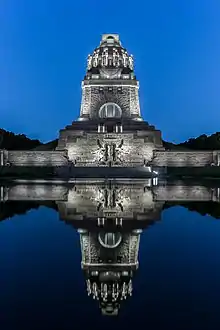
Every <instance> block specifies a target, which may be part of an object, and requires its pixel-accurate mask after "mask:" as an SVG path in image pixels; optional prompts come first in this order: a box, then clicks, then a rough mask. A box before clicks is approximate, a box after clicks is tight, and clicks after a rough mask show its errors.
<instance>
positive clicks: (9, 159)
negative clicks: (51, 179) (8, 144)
mask: <svg viewBox="0 0 220 330" xmlns="http://www.w3.org/2000/svg"><path fill="white" fill-rule="evenodd" d="M0 155H1V165H2V166H31V167H33V166H48V167H53V166H63V165H65V164H67V158H66V157H65V152H63V151H23V150H16V151H15V150H1V151H0Z"/></svg>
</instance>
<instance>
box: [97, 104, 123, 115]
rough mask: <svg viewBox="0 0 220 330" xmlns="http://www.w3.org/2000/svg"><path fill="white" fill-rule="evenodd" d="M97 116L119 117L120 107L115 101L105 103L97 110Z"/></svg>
mask: <svg viewBox="0 0 220 330" xmlns="http://www.w3.org/2000/svg"><path fill="white" fill-rule="evenodd" d="M99 117H101V118H120V117H121V108H120V107H119V106H118V105H117V104H115V103H105V104H103V105H102V106H101V108H100V110H99Z"/></svg>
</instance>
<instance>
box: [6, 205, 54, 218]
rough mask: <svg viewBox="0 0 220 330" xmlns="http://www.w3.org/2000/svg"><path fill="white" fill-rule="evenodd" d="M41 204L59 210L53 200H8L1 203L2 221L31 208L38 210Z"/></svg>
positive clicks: (24, 212)
mask: <svg viewBox="0 0 220 330" xmlns="http://www.w3.org/2000/svg"><path fill="white" fill-rule="evenodd" d="M40 206H46V207H48V208H51V209H53V210H55V211H57V210H58V208H57V205H56V203H55V202H53V201H51V202H50V201H45V202H43V201H42V202H34V201H7V202H4V203H0V221H2V220H5V219H8V218H12V217H14V216H16V215H22V214H26V213H27V212H28V211H30V210H37V209H38V208H39V207H40Z"/></svg>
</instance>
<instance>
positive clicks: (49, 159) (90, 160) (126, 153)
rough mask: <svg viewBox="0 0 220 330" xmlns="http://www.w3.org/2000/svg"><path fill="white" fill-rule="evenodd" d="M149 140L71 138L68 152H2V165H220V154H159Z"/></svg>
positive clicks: (129, 136) (111, 136)
mask: <svg viewBox="0 0 220 330" xmlns="http://www.w3.org/2000/svg"><path fill="white" fill-rule="evenodd" d="M154 148H155V144H154V142H147V143H146V142H145V137H144V136H143V137H141V136H135V135H134V134H132V133H127V134H126V133H125V134H120V135H119V134H115V136H114V134H109V135H108V134H98V133H97V134H91V135H90V134H87V135H82V136H81V137H79V136H77V137H74V136H72V137H71V136H69V137H68V139H67V141H66V149H67V150H68V151H22V150H19V151H17V150H16V151H14V150H0V166H32V167H34V166H48V167H56V166H66V165H67V164H68V161H67V152H68V157H69V159H70V160H71V161H72V162H73V163H74V164H75V166H77V167H81V166H82V167H84V166H109V161H111V165H112V166H120V167H136V166H142V165H143V164H144V163H147V162H151V163H152V165H153V166H154V167H206V166H219V165H220V151H157V150H154Z"/></svg>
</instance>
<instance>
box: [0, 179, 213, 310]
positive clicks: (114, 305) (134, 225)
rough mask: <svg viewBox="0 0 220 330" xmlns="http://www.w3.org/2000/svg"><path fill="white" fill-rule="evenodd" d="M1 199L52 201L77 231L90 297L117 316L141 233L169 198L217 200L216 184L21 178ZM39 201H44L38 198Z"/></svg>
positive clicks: (129, 289) (129, 283)
mask: <svg viewBox="0 0 220 330" xmlns="http://www.w3.org/2000/svg"><path fill="white" fill-rule="evenodd" d="M0 192H1V195H0V197H1V201H2V202H3V203H5V205H6V204H7V202H9V201H13V200H14V201H36V202H37V203H39V204H41V203H42V202H43V201H44V202H45V201H52V203H53V207H54V208H56V209H57V210H58V212H59V215H60V219H61V220H63V221H65V222H66V223H67V224H70V225H72V226H74V227H75V228H76V229H77V230H78V232H79V235H80V243H81V254H82V262H81V265H82V269H83V272H84V274H85V279H86V287H87V292H88V295H89V296H92V298H93V299H95V300H98V301H99V305H100V308H101V311H102V313H103V314H104V315H117V314H118V311H119V308H120V304H121V302H122V301H124V300H126V299H127V298H128V297H129V296H131V295H132V280H133V277H134V275H135V272H136V270H137V268H138V250H139V243H140V234H141V232H142V230H143V229H144V228H147V227H148V226H149V225H151V224H153V223H154V222H155V221H158V220H160V215H161V213H162V210H163V209H164V206H165V203H166V202H167V201H171V202H184V201H214V202H219V188H211V187H208V186H201V185H199V184H195V185H193V186H192V185H190V186H188V185H185V184H183V183H182V182H176V183H175V184H166V183H158V179H155V178H154V179H148V180H114V179H112V180H92V181H85V180H81V181H75V182H72V183H68V184H66V183H65V184H64V183H63V184H62V183H58V182H57V183H55V182H54V183H52V184H51V183H39V182H38V183H36V182H32V183H28V182H24V181H20V182H19V183H16V184H15V183H11V184H7V185H1V187H0ZM41 201H42V202H41Z"/></svg>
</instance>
